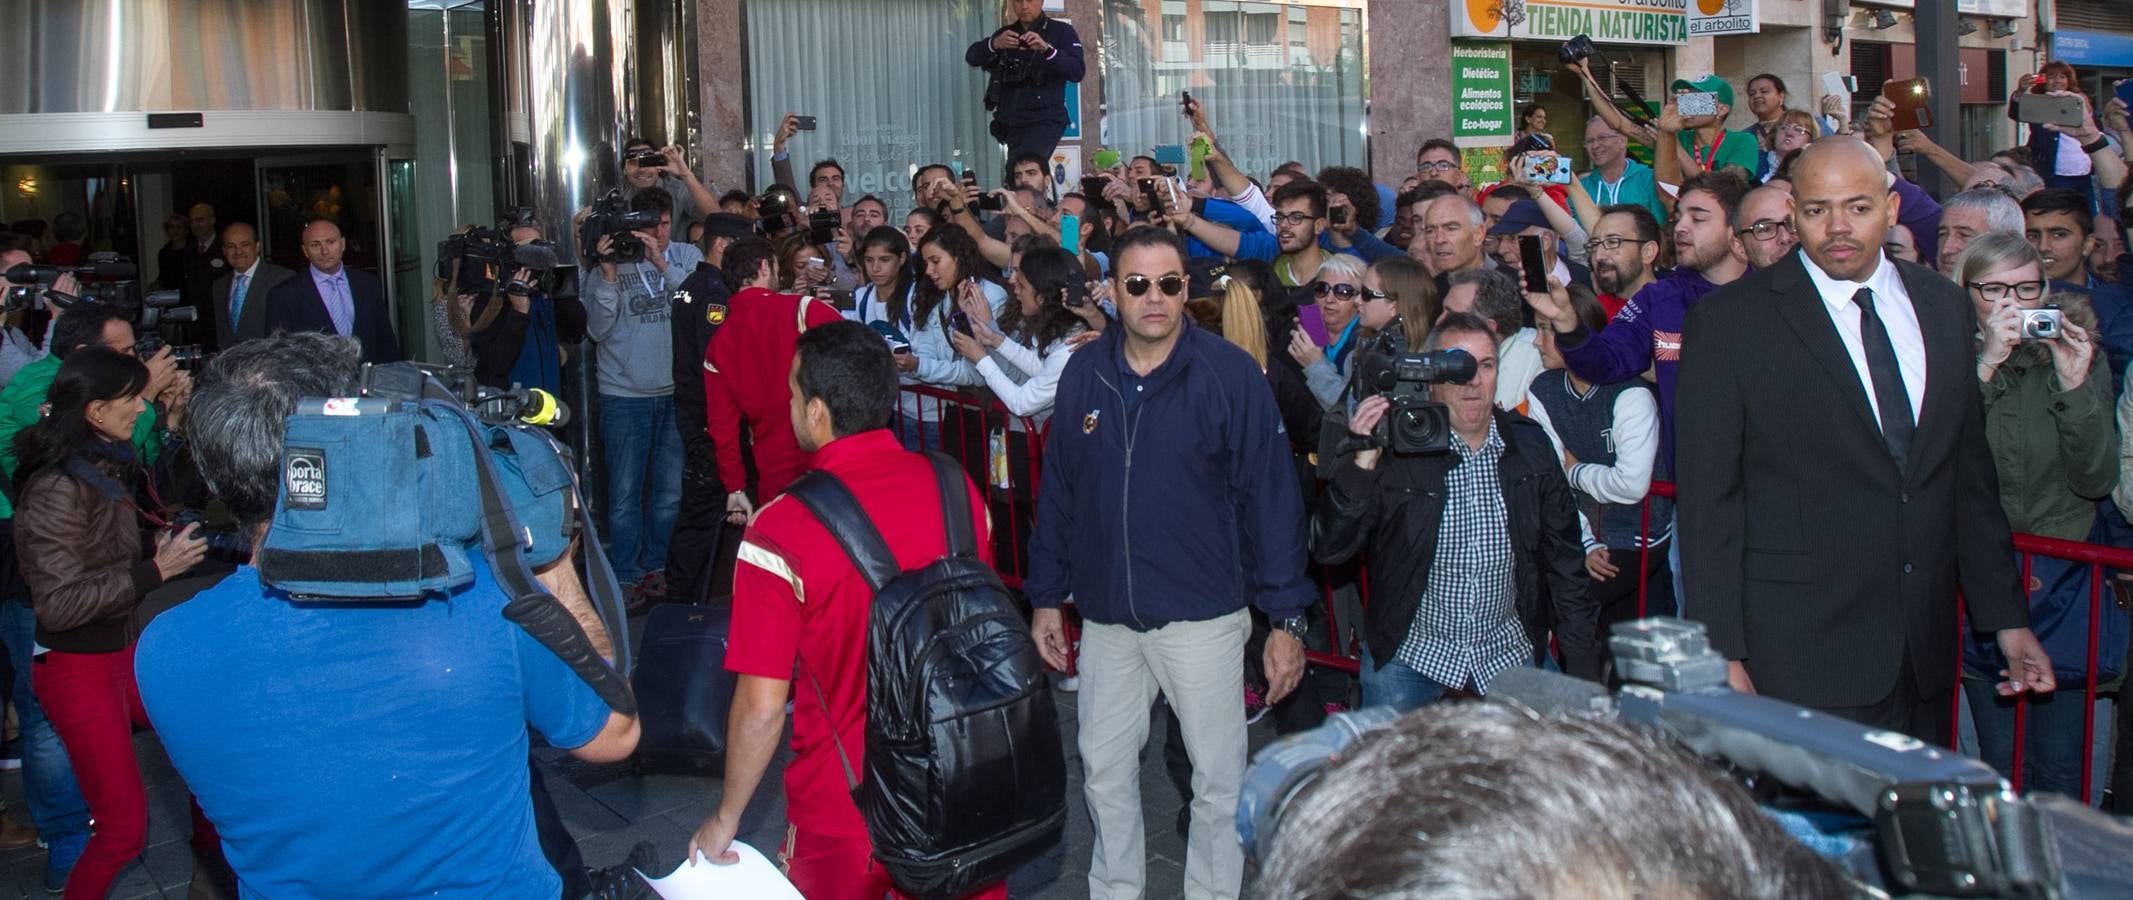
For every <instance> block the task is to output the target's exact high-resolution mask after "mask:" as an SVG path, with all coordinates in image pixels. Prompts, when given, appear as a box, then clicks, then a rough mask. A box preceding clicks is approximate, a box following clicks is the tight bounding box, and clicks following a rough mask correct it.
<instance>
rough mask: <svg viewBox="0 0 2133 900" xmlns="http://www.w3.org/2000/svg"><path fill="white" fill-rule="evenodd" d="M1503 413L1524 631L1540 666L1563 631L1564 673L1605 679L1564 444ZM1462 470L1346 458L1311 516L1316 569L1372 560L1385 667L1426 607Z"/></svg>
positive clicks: (1441, 457)
mask: <svg viewBox="0 0 2133 900" xmlns="http://www.w3.org/2000/svg"><path fill="white" fill-rule="evenodd" d="M1495 415H1496V430H1497V432H1498V433H1499V434H1501V435H1502V436H1503V439H1504V454H1503V458H1502V459H1501V460H1500V461H1499V462H1498V464H1497V475H1498V477H1499V479H1500V482H1501V485H1502V488H1503V497H1504V511H1505V513H1506V515H1507V518H1508V520H1509V522H1510V529H1511V552H1512V556H1513V562H1512V581H1513V585H1514V589H1515V590H1516V591H1517V608H1518V618H1519V623H1520V624H1522V625H1523V626H1525V629H1526V637H1527V638H1528V639H1529V640H1530V641H1532V643H1533V647H1534V655H1535V657H1536V659H1538V658H1539V657H1540V656H1541V655H1543V654H1545V653H1546V652H1547V648H1548V632H1549V631H1550V630H1551V629H1552V630H1553V631H1554V632H1555V639H1556V646H1557V647H1558V649H1560V650H1561V652H1562V655H1563V670H1564V671H1565V672H1568V673H1569V674H1571V675H1575V676H1577V677H1579V678H1584V679H1588V680H1592V681H1598V680H1599V679H1600V664H1601V660H1602V659H1603V657H1602V655H1601V653H1602V651H1601V648H1602V646H1603V645H1602V644H1601V641H1600V607H1599V604H1598V603H1595V602H1593V601H1592V600H1590V599H1589V598H1588V597H1587V594H1586V587H1587V584H1588V580H1587V578H1586V575H1585V550H1584V547H1583V543H1582V541H1581V540H1580V539H1579V537H1578V521H1577V508H1576V506H1575V505H1574V503H1573V501H1572V500H1571V495H1570V483H1569V481H1568V480H1567V479H1565V478H1564V477H1563V468H1562V466H1561V464H1560V463H1559V462H1558V460H1557V456H1556V450H1555V444H1554V442H1552V441H1550V440H1549V439H1548V433H1547V432H1546V431H1544V430H1542V429H1541V427H1540V425H1539V423H1536V422H1534V421H1533V420H1532V419H1528V418H1526V417H1525V416H1522V415H1518V414H1517V413H1509V412H1504V411H1502V410H1498V411H1497V412H1496V414H1495ZM1459 460H1460V457H1459V455H1458V454H1456V453H1438V454H1431V455H1426V456H1394V455H1392V454H1390V453H1386V454H1384V455H1382V456H1380V457H1379V458H1378V464H1377V466H1376V467H1375V468H1373V469H1369V470H1364V469H1360V468H1357V467H1356V465H1355V459H1354V458H1353V457H1349V458H1346V459H1343V460H1342V461H1341V463H1340V466H1339V468H1338V469H1337V470H1336V471H1335V472H1334V476H1333V481H1332V482H1331V483H1330V484H1328V485H1327V488H1326V492H1325V493H1324V494H1323V495H1322V496H1321V497H1320V498H1319V501H1318V508H1317V509H1316V510H1315V511H1314V512H1313V513H1312V516H1311V555H1312V557H1313V558H1314V559H1316V560H1318V561H1319V562H1320V563H1324V564H1328V565H1332V564H1337V563H1342V562H1346V561H1348V560H1349V559H1351V558H1353V557H1354V556H1355V555H1356V554H1357V553H1359V552H1365V551H1367V552H1368V553H1369V569H1370V605H1369V608H1368V609H1367V611H1366V612H1365V616H1364V619H1365V621H1364V629H1363V633H1364V637H1365V639H1367V640H1368V641H1369V642H1370V653H1371V656H1373V657H1374V658H1375V659H1376V660H1377V662H1378V665H1380V666H1382V665H1384V664H1385V662H1386V661H1387V660H1390V659H1392V658H1393V655H1394V654H1395V653H1397V652H1399V649H1400V643H1401V642H1402V641H1404V640H1406V638H1407V632H1408V628H1409V627H1410V626H1411V625H1413V623H1414V618H1415V612H1416V608H1417V607H1418V606H1420V605H1421V601H1422V591H1423V589H1424V588H1425V587H1426V586H1427V585H1428V582H1429V567H1430V564H1431V562H1432V561H1433V560H1434V559H1435V558H1436V554H1437V533H1438V529H1439V527H1440V525H1441V524H1442V522H1443V519H1444V501H1445V486H1444V479H1445V475H1446V473H1448V472H1450V471H1451V470H1452V467H1454V466H1456V465H1458V463H1459Z"/></svg>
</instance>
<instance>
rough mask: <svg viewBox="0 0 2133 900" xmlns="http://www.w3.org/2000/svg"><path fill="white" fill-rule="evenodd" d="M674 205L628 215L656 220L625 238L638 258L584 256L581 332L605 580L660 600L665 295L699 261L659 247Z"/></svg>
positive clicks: (674, 466) (677, 466)
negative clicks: (592, 362)
mask: <svg viewBox="0 0 2133 900" xmlns="http://www.w3.org/2000/svg"><path fill="white" fill-rule="evenodd" d="M673 204H674V201H673V200H672V198H670V197H669V196H668V195H667V194H666V192H664V191H644V192H642V193H639V194H638V195H637V196H636V197H634V198H632V199H631V200H630V208H631V209H633V210H636V211H638V212H648V213H652V214H653V215H655V216H657V217H658V223H659V224H657V225H654V226H652V227H651V228H648V229H645V230H643V231H637V232H634V233H633V236H634V237H635V239H636V240H639V241H642V242H643V243H644V253H643V257H644V258H643V259H642V260H639V261H637V262H625V263H617V262H614V261H613V259H612V257H613V251H614V243H615V241H614V238H612V237H603V238H601V239H600V243H599V245H598V246H597V247H595V248H594V249H595V250H596V251H597V252H598V255H599V256H600V258H601V259H602V262H601V263H600V272H599V276H598V277H596V278H591V279H588V287H587V289H586V291H585V295H586V301H585V311H586V325H587V328H586V331H587V334H588V335H590V336H591V337H592V339H593V341H594V344H595V346H596V347H597V348H598V351H599V352H598V355H597V366H596V369H595V370H596V371H597V372H598V378H599V391H600V406H599V411H598V413H597V415H596V418H597V420H598V428H599V435H600V449H601V452H602V453H603V454H604V456H605V459H606V463H607V555H608V561H609V562H610V563H612V564H613V565H614V567H615V576H616V577H617V578H619V579H621V580H622V582H623V583H624V584H630V585H633V586H634V588H635V593H636V594H637V596H638V597H640V598H644V599H647V600H658V599H661V598H663V597H664V595H665V593H666V589H665V584H664V581H665V575H664V574H663V573H664V570H665V568H666V561H667V538H668V537H669V535H670V534H671V533H672V531H673V530H674V516H675V513H676V511H677V510H678V509H679V508H680V505H681V437H680V434H679V433H678V432H676V431H675V430H674V366H673V331H672V328H671V326H670V324H669V321H668V320H669V317H670V312H669V310H670V304H669V300H670V298H671V297H672V295H673V293H674V290H675V289H676V288H678V287H680V286H681V283H682V281H683V279H686V278H687V277H688V275H689V273H690V272H692V271H695V269H696V264H697V263H699V262H702V261H703V253H702V252H701V251H698V250H697V249H696V248H695V247H692V246H690V245H689V244H688V243H686V242H681V243H669V242H668V235H669V234H670V233H671V232H672V230H673V227H674V208H673Z"/></svg>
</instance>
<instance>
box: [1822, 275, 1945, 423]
mask: <svg viewBox="0 0 2133 900" xmlns="http://www.w3.org/2000/svg"><path fill="white" fill-rule="evenodd" d="M1875 263H1876V264H1875V267H1874V273H1873V274H1872V275H1868V276H1867V277H1866V280H1865V281H1841V280H1839V279H1837V278H1834V277H1832V276H1831V275H1830V274H1829V273H1827V272H1824V271H1822V267H1821V266H1817V265H1815V261H1814V259H1813V258H1811V257H1809V256H1808V255H1807V253H1806V252H1805V251H1801V253H1800V264H1801V265H1802V266H1805V267H1806V269H1807V277H1808V278H1809V279H1812V280H1813V281H1814V285H1815V291H1816V293H1819V294H1820V295H1821V296H1822V306H1823V308H1824V309H1826V310H1827V311H1828V312H1829V321H1830V324H1832V325H1835V326H1837V337H1838V338H1840V339H1842V340H1843V341H1844V352H1845V353H1847V354H1849V355H1850V356H1851V358H1852V368H1854V369H1856V370H1858V372H1859V385H1860V387H1862V388H1863V389H1864V390H1865V391H1866V404H1867V406H1868V408H1870V409H1871V410H1873V413H1874V422H1875V424H1876V425H1877V426H1878V425H1879V424H1880V422H1881V401H1880V400H1878V399H1876V398H1875V397H1874V376H1873V374H1872V372H1871V371H1870V370H1869V369H1867V366H1866V345H1865V343H1863V342H1862V340H1861V339H1860V337H1859V304H1857V303H1854V302H1852V295H1853V294H1854V293H1857V292H1858V290H1859V289H1860V288H1862V287H1864V288H1872V289H1873V291H1874V313H1875V314H1876V315H1878V316H1880V317H1881V325H1882V327H1883V328H1884V329H1886V330H1887V331H1888V333H1889V343H1890V344H1891V345H1892V346H1894V347H1895V348H1896V368H1897V370H1898V371H1900V372H1902V373H1903V392H1904V393H1905V394H1906V395H1908V396H1909V397H1910V398H1911V421H1912V422H1914V423H1916V422H1917V421H1918V416H1919V410H1921V409H1923V408H1924V404H1925V399H1926V337H1925V333H1924V332H1922V331H1920V330H1919V328H1918V310H1916V309H1914V308H1912V306H1911V292H1910V291H1908V290H1905V289H1904V286H1903V276H1902V275H1901V274H1900V273H1898V272H1897V270H1896V264H1895V263H1892V262H1889V259H1888V257H1887V256H1883V255H1881V254H1879V253H1877V254H1875Z"/></svg>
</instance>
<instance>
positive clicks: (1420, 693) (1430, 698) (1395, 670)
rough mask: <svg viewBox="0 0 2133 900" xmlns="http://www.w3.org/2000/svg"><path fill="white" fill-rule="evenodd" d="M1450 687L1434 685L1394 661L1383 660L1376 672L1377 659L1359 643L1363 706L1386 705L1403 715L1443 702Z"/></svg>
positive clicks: (1366, 643)
mask: <svg viewBox="0 0 2133 900" xmlns="http://www.w3.org/2000/svg"><path fill="white" fill-rule="evenodd" d="M1450 690H1451V688H1448V687H1445V686H1444V685H1441V684H1438V683H1437V682H1436V681H1435V680H1434V679H1431V678H1430V677H1429V676H1427V675H1424V674H1422V673H1420V672H1417V671H1415V670H1413V669H1410V668H1408V667H1407V664H1406V663H1403V662H1401V661H1399V660H1397V659H1392V660H1386V662H1385V667H1384V668H1382V669H1380V668H1378V666H1377V660H1375V659H1372V658H1371V656H1370V644H1369V643H1368V642H1367V641H1366V642H1364V644H1363V705H1364V706H1365V707H1371V706H1390V707H1392V708H1393V709H1395V710H1398V711H1400V712H1407V711H1408V710H1411V709H1414V708H1416V707H1420V706H1428V705H1430V704H1432V703H1435V702H1437V701H1439V700H1442V699H1444V695H1445V693H1447V692H1449V691H1450Z"/></svg>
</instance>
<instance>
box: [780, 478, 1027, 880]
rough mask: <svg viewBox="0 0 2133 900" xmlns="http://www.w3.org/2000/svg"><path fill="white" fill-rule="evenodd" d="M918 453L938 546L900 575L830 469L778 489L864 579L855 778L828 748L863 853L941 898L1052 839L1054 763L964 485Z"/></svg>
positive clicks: (1018, 618)
mask: <svg viewBox="0 0 2133 900" xmlns="http://www.w3.org/2000/svg"><path fill="white" fill-rule="evenodd" d="M929 456H930V458H931V460H932V462H933V470H934V476H935V480H937V481H938V482H939V483H940V488H941V503H942V506H941V510H942V515H943V518H945V519H946V520H947V524H948V527H947V531H948V553H947V555H945V556H943V557H941V558H940V559H937V560H934V561H933V562H931V563H928V564H926V565H925V566H923V567H921V568H917V569H913V570H911V571H908V572H906V571H902V570H901V569H900V568H899V567H898V566H897V564H896V557H895V555H894V554H893V553H891V552H890V550H889V546H888V544H887V543H886V542H885V541H883V540H882V537H881V532H880V531H879V530H877V529H876V528H875V526H874V524H873V523H872V522H871V521H869V520H868V518H867V516H866V512H865V511H864V510H863V509H861V508H860V506H859V501H858V499H857V498H855V497H853V496H852V492H851V490H850V489H848V488H846V487H845V486H844V484H843V482H840V481H838V480H837V479H836V477H835V476H832V475H830V474H829V473H827V472H824V471H821V470H816V471H813V472H809V473H808V474H806V475H805V476H802V477H801V478H800V480H799V481H797V482H795V483H794V484H793V485H792V486H791V487H789V488H787V489H786V493H788V494H791V495H792V496H793V497H795V498H797V499H798V500H799V501H800V502H801V503H802V504H804V505H805V506H806V507H807V508H808V510H809V511H811V512H813V513H814V515H815V518H816V520H818V521H820V522H821V523H822V525H823V527H824V528H827V529H828V530H829V532H830V534H832V535H834V536H836V538H837V543H838V544H840V545H841V546H843V547H844V552H845V554H846V555H848V556H850V557H851V559H852V564H853V565H854V566H857V567H858V569H859V572H860V574H861V575H863V576H864V577H865V578H866V580H867V584H868V585H869V586H871V587H872V588H873V589H874V601H873V606H872V609H871V611H870V612H869V613H868V621H867V643H866V646H867V726H866V740H867V746H866V759H865V760H864V764H865V766H866V780H865V781H864V782H861V781H860V780H859V778H858V776H857V775H856V774H855V773H854V772H853V770H852V760H851V757H850V756H849V755H847V754H846V753H845V750H844V745H843V742H841V741H838V742H837V756H838V758H839V760H840V761H842V762H843V763H844V775H845V781H846V784H848V785H850V786H851V787H852V789H853V800H854V801H855V802H857V803H858V804H859V812H860V815H861V816H862V817H864V818H865V819H866V823H867V834H868V835H869V836H870V837H871V838H872V840H873V844H874V856H875V857H876V858H877V859H880V860H881V863H882V866H883V867H884V868H886V869H887V870H888V872H889V875H890V876H891V877H892V878H894V879H895V881H896V887H897V888H898V889H899V890H901V891H903V892H905V893H908V894H912V895H914V896H918V897H922V898H937V897H938V898H947V897H958V896H962V895H964V894H968V893H970V892H972V891H975V890H977V889H979V888H982V887H984V886H986V885H988V884H992V883H994V882H998V881H1002V880H1005V879H1006V878H1007V876H1008V875H1009V874H1010V873H1012V872H1013V871H1015V870H1016V869H1018V868H1020V867H1021V866H1022V865H1023V864H1024V863H1027V862H1029V861H1030V860H1032V859H1035V858H1036V857H1038V856H1040V855H1042V854H1043V853H1044V852H1045V851H1046V850H1048V849H1050V848H1051V847H1052V846H1053V845H1054V844H1057V843H1058V842H1059V839H1060V834H1061V832H1062V830H1063V828H1064V827H1065V824H1066V758H1065V751H1064V749H1063V745H1062V743H1061V738H1060V734H1059V719H1058V716H1057V713H1056V712H1055V711H1054V709H1053V705H1052V693H1051V684H1050V682H1049V681H1048V680H1047V679H1046V677H1045V674H1044V665H1043V663H1042V661H1041V660H1040V659H1039V657H1038V655H1037V645H1036V643H1035V641H1033V640H1032V639H1031V638H1030V633H1029V625H1028V623H1027V622H1024V621H1023V619H1022V613H1021V612H1020V610H1019V608H1018V607H1017V605H1016V604H1015V601H1014V599H1013V597H1012V596H1011V595H1009V593H1008V591H1007V588H1006V586H1005V585H1003V584H1001V582H1000V576H999V575H998V574H997V573H995V572H994V571H993V570H992V568H991V567H990V566H987V565H986V564H985V563H983V562H981V561H979V559H978V552H977V540H976V534H975V529H974V528H973V526H972V522H971V512H970V499H969V489H968V484H969V482H968V481H967V480H966V479H965V477H964V475H963V470H962V468H961V467H960V466H958V465H957V464H956V463H955V462H954V461H952V460H949V459H948V458H947V457H944V456H940V455H938V454H931V455H929ZM808 678H809V679H810V680H811V681H813V682H814V688H815V693H816V695H817V696H818V697H820V696H821V694H822V684H821V682H820V681H819V680H817V679H815V677H814V673H812V672H810V673H808ZM823 705H824V707H825V708H827V707H828V701H827V698H823ZM830 736H831V739H832V740H835V739H836V731H835V729H832V730H831V732H830Z"/></svg>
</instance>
